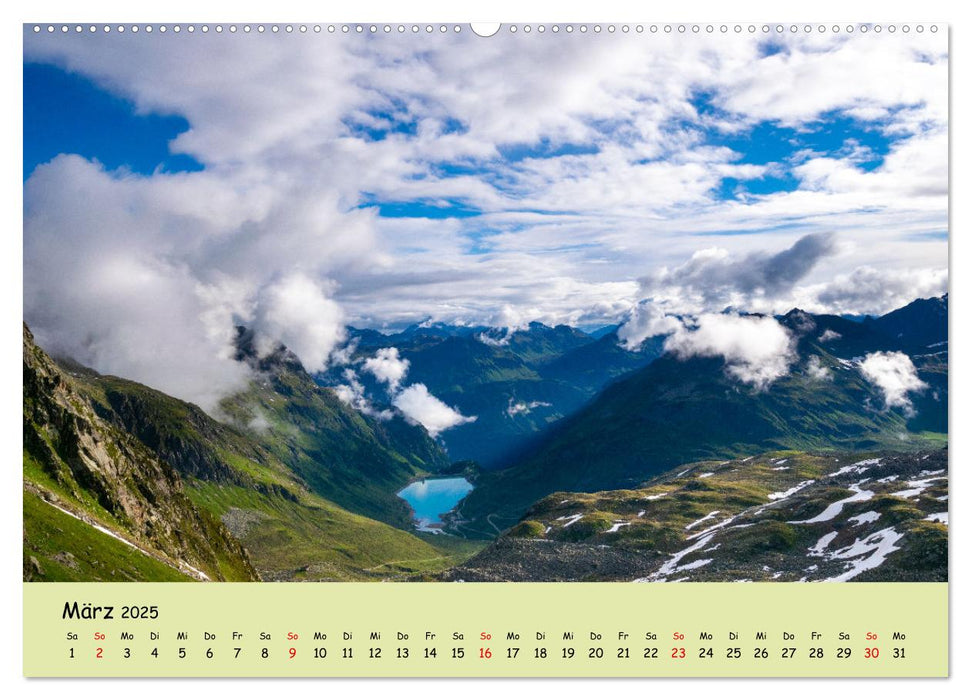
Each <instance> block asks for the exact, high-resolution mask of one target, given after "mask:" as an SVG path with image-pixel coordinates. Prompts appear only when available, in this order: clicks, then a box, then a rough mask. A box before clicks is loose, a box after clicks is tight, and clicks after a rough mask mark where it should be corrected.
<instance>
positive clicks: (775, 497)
mask: <svg viewBox="0 0 971 700" xmlns="http://www.w3.org/2000/svg"><path fill="white" fill-rule="evenodd" d="M814 483H816V480H815V479H809V480H808V481H801V482H799V483H798V484H796V485H795V486H793V487H792V488H791V489H789V490H788V491H776V492H775V493H770V494H769V496H768V498H769V500H770V501H781V500H782V499H784V498H789V496H791V495H792V494H794V493H796V492H797V491H802V490H803V489H804V488H806V487H807V486H809V485H810V484H814Z"/></svg>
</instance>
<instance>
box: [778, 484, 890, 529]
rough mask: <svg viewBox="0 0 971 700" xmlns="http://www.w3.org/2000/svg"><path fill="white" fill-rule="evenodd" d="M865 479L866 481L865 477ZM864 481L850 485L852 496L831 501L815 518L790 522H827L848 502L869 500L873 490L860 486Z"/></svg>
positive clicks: (809, 523) (805, 523) (804, 523)
mask: <svg viewBox="0 0 971 700" xmlns="http://www.w3.org/2000/svg"><path fill="white" fill-rule="evenodd" d="M864 481H866V480H865V479H864ZM862 483H863V481H861V482H859V483H856V484H853V485H851V486H850V491H853V495H852V496H847V497H846V498H844V499H842V500H840V501H836V502H835V503H830V504H829V505H828V506H827V507H826V510H824V511H823V512H822V513H820V514H819V515H817V516H816V517H815V518H810V519H809V520H790V521H789V523H790V524H792V525H811V524H813V523H825V522H827V521H829V520H832V519H833V518H835V517H836V516H837V515H839V514H840V513H841V512H842V511H843V506H845V505H846V504H847V503H858V502H860V501H869V500H870V499H871V498H873V491H866V490H864V489H862V488H860V484H862Z"/></svg>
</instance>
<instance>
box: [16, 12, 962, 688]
mask: <svg viewBox="0 0 971 700" xmlns="http://www.w3.org/2000/svg"><path fill="white" fill-rule="evenodd" d="M14 4H16V7H13V8H11V7H10V5H14ZM955 5H956V3H954V2H948V1H947V0H921V1H920V2H902V1H900V0H885V1H883V2H876V1H870V0H868V1H865V2H847V0H812V1H811V2H807V3H805V4H803V5H802V6H795V5H794V4H791V3H786V4H783V3H779V2H777V1H776V2H764V1H763V2H758V1H756V0H735V2H731V3H725V2H714V1H711V0H702V1H695V2H691V1H690V0H689V1H688V2H684V1H682V2H677V3H670V4H663V5H662V4H660V3H657V4H654V3H652V4H648V3H646V2H643V0H641V1H640V2H633V1H631V0H592V1H589V2H588V3H586V4H584V3H582V2H578V1H577V0H564V1H561V2H552V1H550V0H542V1H540V2H531V3H528V4H527V3H526V2H523V0H491V1H490V2H484V1H482V0H476V1H475V2H472V3H469V2H446V1H445V0H412V1H411V2H403V1H402V0H397V1H394V0H365V2H361V1H358V2H346V3H343V4H340V5H338V4H333V3H327V4H325V3H321V2H308V1H307V0H274V2H272V3H267V2H265V0H264V2H262V3H261V2H257V1H254V0H239V1H238V2H234V3H232V4H231V5H230V4H228V3H224V4H223V3H221V4H218V5H217V4H215V3H213V4H211V6H209V7H201V6H200V3H199V2H198V0H167V2H165V3H161V2H156V3H151V4H150V3H134V2H130V1H128V2H119V1H118V0H86V1H85V2H78V1H77V0H75V1H73V2H71V1H68V0H53V1H42V2H32V3H8V7H7V8H5V9H3V10H2V12H3V15H4V20H5V21H4V22H3V24H2V25H0V28H2V31H3V35H2V43H0V51H2V52H3V59H4V60H3V62H2V66H3V69H4V70H3V81H4V82H3V85H4V86H5V87H6V92H7V93H8V94H10V95H12V96H13V97H12V99H11V103H12V104H11V105H10V107H8V109H7V110H5V113H4V115H3V117H2V119H3V121H4V124H5V125H6V130H5V131H6V134H7V143H8V147H7V148H6V149H5V150H4V153H5V154H6V156H7V160H8V161H9V162H8V163H7V165H8V167H7V172H6V178H7V181H6V182H5V183H4V187H3V189H2V192H3V207H4V208H3V211H4V215H5V216H4V224H5V226H4V228H3V239H2V240H3V243H2V250H0V265H3V268H2V271H0V280H2V282H0V284H2V291H3V296H2V298H3V299H4V301H5V303H4V304H2V305H0V315H2V317H0V338H2V339H3V342H2V343H0V353H2V354H0V367H3V368H4V369H5V374H4V380H5V381H4V384H3V386H4V389H5V391H4V392H3V394H4V399H3V402H2V404H0V426H2V427H0V430H2V431H3V432H2V437H3V440H2V442H0V444H2V445H4V448H5V455H6V456H7V459H6V460H4V462H5V470H4V475H5V476H4V479H5V480H4V482H3V484H2V488H0V493H2V494H3V495H2V496H0V512H2V514H3V521H2V526H0V533H3V537H2V549H0V555H2V557H3V558H2V561H3V562H4V563H5V567H4V574H5V575H4V578H3V580H2V583H3V588H2V589H0V590H2V591H3V592H4V593H5V594H6V595H4V596H3V597H2V598H0V600H3V602H4V604H3V605H2V606H0V608H2V615H0V626H2V629H3V633H2V636H0V655H2V661H0V668H2V669H3V675H2V677H0V678H2V681H3V683H2V686H0V687H4V688H5V689H6V690H7V692H11V691H12V693H13V695H12V697H17V696H28V695H29V696H30V697H31V698H48V697H50V698H53V697H58V698H62V699H65V698H67V699H69V700H80V699H82V698H88V697H105V695H106V694H110V695H111V696H112V697H116V698H118V697H124V696H125V695H126V694H129V693H130V694H132V695H133V696H137V697H138V698H139V699H140V700H142V699H144V700H153V699H154V698H166V700H168V699H169V698H170V697H171V695H172V694H174V693H179V694H183V693H186V692H187V691H188V692H189V693H191V694H192V695H195V694H196V693H198V694H202V693H206V694H211V693H214V692H219V693H225V692H227V691H229V692H232V693H234V694H235V695H237V697H238V698H240V700H246V699H248V698H251V697H252V698H255V697H258V696H265V695H266V694H268V693H274V692H281V691H282V692H285V693H289V694H292V695H294V696H295V697H303V696H304V695H306V694H307V693H313V694H315V695H318V696H320V695H331V696H334V695H336V696H337V697H343V696H345V695H350V694H370V693H394V695H395V696H397V697H404V698H411V697H414V698H422V699H423V700H426V699H427V698H428V696H429V695H430V694H443V695H455V696H461V697H463V698H473V699H474V698H489V697H493V696H495V695H502V696H504V697H510V696H511V697H521V696H533V695H537V694H542V695H549V696H552V697H555V698H557V700H560V699H563V700H567V699H569V698H581V697H582V698H588V697H589V696H590V695H591V694H592V693H598V694H599V693H610V694H611V695H617V696H627V695H630V696H635V697H636V696H640V697H643V696H644V695H645V694H647V693H650V694H652V695H666V696H671V697H676V698H679V699H682V698H693V697H701V696H703V695H711V694H716V693H717V694H719V695H724V694H728V695H730V696H734V695H736V694H737V695H739V696H742V695H745V696H750V695H752V694H759V695H761V694H765V695H776V694H780V695H782V694H784V695H785V696H786V697H787V699H789V698H791V699H793V700H795V699H799V698H813V699H814V700H815V699H816V698H817V697H818V696H819V695H823V694H826V695H829V694H833V693H836V694H837V697H839V696H843V695H844V694H845V695H847V696H849V695H851V694H854V695H855V694H859V693H872V692H877V693H879V695H880V696H881V698H895V697H901V698H904V697H906V698H908V699H909V698H911V697H912V696H913V695H914V694H916V693H930V694H933V695H934V696H935V697H940V696H943V697H951V696H954V697H957V696H958V695H959V694H961V693H962V691H963V693H964V694H966V693H967V692H968V691H969V690H971V684H969V683H968V681H967V679H968V678H969V677H971V670H969V669H968V668H967V667H966V664H962V663H961V662H960V660H961V659H968V658H971V644H968V643H967V642H965V641H964V637H965V635H966V634H968V633H969V628H968V626H967V624H965V623H966V622H967V619H968V615H967V612H966V611H967V609H968V608H969V607H971V602H969V601H968V596H971V593H969V592H968V586H967V581H968V578H969V571H971V561H969V560H968V559H962V560H958V561H956V562H954V564H953V565H952V567H951V591H952V594H951V606H952V607H951V610H952V613H951V627H952V634H951V644H952V647H951V673H952V679H951V680H950V681H943V682H942V681H906V680H905V681H901V680H893V681H891V680H882V679H880V680H825V681H819V682H805V681H800V682H792V681H787V680H768V679H759V680H737V681H735V680H732V681H724V680H704V679H661V680H658V679H649V680H648V679H645V680H589V681H585V680H569V681H567V680H498V681H486V682H483V681H468V680H444V679H442V680H425V681H401V680H378V679H374V680H327V681H319V680H317V681H308V680H302V679H291V680H256V681H253V680H248V681H243V680H222V681H219V680H177V681H170V680H165V681H153V682H145V681H139V680H121V679H114V680H86V681H26V680H24V679H23V678H22V676H21V673H22V671H21V669H22V656H21V650H20V646H21V634H22V626H21V624H22V623H21V614H20V610H21V608H20V600H21V556H22V545H21V534H20V533H21V488H20V478H21V477H20V474H19V469H15V468H14V465H15V459H16V460H19V459H20V458H19V455H14V454H13V451H14V446H15V445H16V444H17V443H18V441H19V439H20V436H21V428H20V417H19V414H20V412H21V410H22V406H21V403H22V402H21V396H20V392H17V391H16V390H15V388H16V386H17V383H18V382H19V381H20V379H19V377H20V376H21V375H20V370H19V369H15V368H19V365H20V362H19V361H18V356H19V354H20V352H21V350H20V348H21V339H20V330H19V329H20V321H21V319H22V242H21V232H22V225H21V224H22V175H21V158H20V155H21V148H22V143H21V138H22V123H21V119H22V112H21V110H20V109H19V108H18V107H17V102H16V98H17V97H18V96H19V94H20V92H21V82H22V67H21V66H22V33H21V24H22V23H23V22H44V21H49V22H72V21H77V20H82V21H90V20H105V19H109V20H111V21H113V22H146V21H149V22H155V23H158V22H172V21H178V22H186V21H193V22H212V21H223V22H225V21H226V20H227V19H230V20H233V21H237V20H244V21H249V20H263V21H265V20H267V19H277V18H279V19H280V20H283V21H287V20H288V19H290V20H327V21H333V22H343V21H375V22H391V21H402V20H407V21H422V20H424V21H427V20H435V21H443V22H450V23H452V22H461V23H464V22H468V21H470V20H476V21H498V20H505V21H515V22H520V23H522V22H537V21H542V22H549V21H550V20H551V19H552V20H555V21H558V22H591V21H598V22H611V21H630V22H645V21H650V22H657V23H660V22H715V21H726V22H728V21H737V22H743V21H753V22H754V21H759V20H762V21H778V20H779V19H784V20H785V21H793V22H805V21H810V22H820V21H825V22H849V23H853V22H861V21H865V22H900V21H903V20H906V21H908V22H912V23H914V22H926V23H930V22H940V23H949V22H950V23H952V24H951V26H950V32H951V57H950V61H951V63H950V65H951V72H952V80H951V99H952V115H951V125H952V128H951V139H952V142H951V143H952V147H951V153H952V160H951V163H952V166H951V168H952V171H951V189H952V192H964V191H966V190H967V181H968V172H969V169H968V161H967V160H965V161H962V162H955V161H954V158H953V156H954V154H956V153H958V152H959V150H960V149H961V148H962V146H963V147H964V149H965V150H968V145H967V139H966V138H965V137H964V130H963V129H962V128H960V127H959V125H961V124H962V122H963V123H964V124H967V123H968V120H969V119H971V116H969V112H968V108H967V107H968V104H967V96H966V93H962V92H961V90H960V89H959V88H958V85H959V82H958V81H957V80H955V76H960V75H965V78H964V79H963V80H964V82H968V77H967V75H968V72H967V70H966V63H964V62H963V61H962V57H963V53H964V51H967V50H969V48H971V38H969V37H971V31H969V27H971V23H967V22H964V21H962V19H961V18H960V17H958V16H956V14H955ZM945 29H946V28H945ZM966 47H967V48H966ZM964 128H967V127H964ZM962 204H963V202H962V200H961V198H959V197H952V199H951V205H950V206H951V216H952V222H951V227H950V231H951V249H950V251H951V275H950V283H951V290H950V291H951V308H952V309H954V308H955V307H954V303H955V300H956V301H957V307H956V308H957V310H956V311H952V316H951V317H952V318H958V316H959V315H963V317H964V318H965V319H968V318H969V315H968V312H967V311H966V310H965V307H966V305H967V303H968V302H967V301H966V295H967V290H966V289H965V288H966V286H967V283H966V282H965V281H964V280H963V279H962V277H961V276H960V274H958V275H955V272H959V271H966V270H968V269H969V266H971V260H969V258H968V255H967V253H966V251H965V249H964V245H963V241H960V240H959V242H958V243H957V245H955V235H954V233H955V232H956V231H959V230H963V229H964V228H969V227H971V224H969V222H971V219H969V217H968V215H967V211H966V209H963V208H962ZM962 235H971V234H962ZM967 343H968V326H967V322H966V323H965V325H964V326H963V327H961V326H959V325H957V324H955V326H954V328H953V329H952V333H951V348H952V353H951V356H952V357H959V356H963V357H968V356H969V355H968V353H967V352H964V348H965V347H966V346H967ZM954 348H957V351H956V352H955V351H954ZM962 353H963V355H962ZM966 369H967V370H968V371H966ZM949 371H950V376H951V381H952V391H951V392H950V394H951V397H952V399H951V400H952V406H951V411H950V425H951V426H956V425H967V424H968V420H969V418H968V415H969V411H968V398H969V382H968V379H967V377H968V375H969V374H971V367H966V366H965V365H964V364H962V363H960V362H959V364H958V367H957V369H955V368H954V367H953V366H952V367H950V368H949ZM955 389H956V390H955ZM950 445H951V448H950V449H951V461H952V465H954V469H953V470H952V472H951V482H950V483H951V490H952V493H956V494H957V498H958V500H957V502H961V496H962V495H963V494H964V493H965V492H966V491H967V490H968V488H969V487H967V485H966V481H965V479H968V478H971V477H968V476H966V475H964V474H963V471H964V470H965V469H964V467H965V464H964V463H966V462H969V461H971V449H969V444H968V442H967V441H966V439H964V438H962V435H961V433H960V432H959V431H958V430H953V429H952V437H951V440H950ZM951 502H952V503H954V502H955V500H954V498H953V497H952V500H951ZM952 516H953V513H952ZM950 523H951V524H950V532H949V540H950V543H951V552H952V555H953V554H954V553H956V552H957V547H955V542H964V540H965V539H966V536H967V532H968V529H967V527H966V526H964V525H963V521H962V519H961V517H960V514H959V517H958V518H956V519H955V518H953V517H952V518H951V521H950ZM964 550H965V552H966V554H965V556H966V557H971V554H969V553H967V551H968V548H967V547H964ZM952 561H954V560H953V556H952ZM849 585H852V584H849ZM959 587H960V588H961V589H962V590H964V591H965V592H964V593H963V594H957V595H955V592H956V591H957V589H958V588H959ZM217 686H218V687H217ZM7 697H11V695H7Z"/></svg>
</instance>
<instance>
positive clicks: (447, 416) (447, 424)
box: [392, 384, 476, 437]
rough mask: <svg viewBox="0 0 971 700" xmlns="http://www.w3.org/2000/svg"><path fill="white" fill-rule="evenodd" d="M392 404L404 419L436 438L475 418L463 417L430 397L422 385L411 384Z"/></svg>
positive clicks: (438, 400)
mask: <svg viewBox="0 0 971 700" xmlns="http://www.w3.org/2000/svg"><path fill="white" fill-rule="evenodd" d="M392 404H393V405H394V407H395V408H397V409H398V410H400V411H401V412H402V413H403V414H404V415H405V417H406V418H407V419H408V420H410V421H412V422H414V423H419V424H421V425H423V426H424V427H425V430H427V431H428V434H429V435H431V436H432V437H436V436H437V435H438V434H439V433H440V432H442V431H443V430H448V429H449V428H454V427H455V426H457V425H462V424H464V423H471V422H472V421H474V420H475V419H476V417H475V416H463V415H462V414H461V413H459V412H458V411H456V410H455V409H454V408H452V407H451V406H448V405H446V404H445V403H444V402H442V401H441V400H440V399H437V398H436V397H434V396H432V394H431V393H430V392H429V391H428V388H427V387H426V386H425V385H424V384H412V385H410V386H408V387H406V388H404V389H402V391H401V393H399V394H398V395H397V396H395V397H394V399H393V401H392Z"/></svg>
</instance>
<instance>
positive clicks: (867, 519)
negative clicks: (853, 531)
mask: <svg viewBox="0 0 971 700" xmlns="http://www.w3.org/2000/svg"><path fill="white" fill-rule="evenodd" d="M879 519H880V514H879V513H878V512H877V511H875V510H868V511H867V512H866V513H860V514H859V515H854V516H853V517H852V518H850V519H849V520H848V522H849V523H850V524H852V525H863V524H864V523H875V522H876V521H877V520H879Z"/></svg>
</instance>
